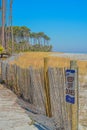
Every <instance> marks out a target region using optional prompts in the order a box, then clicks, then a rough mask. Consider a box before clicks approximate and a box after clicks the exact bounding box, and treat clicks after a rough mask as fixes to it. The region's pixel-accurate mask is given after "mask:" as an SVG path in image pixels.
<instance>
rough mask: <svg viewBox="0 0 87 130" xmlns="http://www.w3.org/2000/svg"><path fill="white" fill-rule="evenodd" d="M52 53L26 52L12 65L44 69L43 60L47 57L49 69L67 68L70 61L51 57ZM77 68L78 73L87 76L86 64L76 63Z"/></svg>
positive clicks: (84, 62) (83, 62)
mask: <svg viewBox="0 0 87 130" xmlns="http://www.w3.org/2000/svg"><path fill="white" fill-rule="evenodd" d="M51 54H52V52H26V53H23V55H22V56H21V57H19V58H18V59H16V60H15V61H14V62H13V63H12V64H17V65H18V66H21V67H22V68H28V67H29V66H32V67H34V68H41V67H44V58H45V57H48V58H49V62H48V66H50V67H69V66H70V59H69V58H63V57H52V56H50V55H51ZM77 63H78V67H79V73H80V74H81V75H84V74H87V62H86V61H77Z"/></svg>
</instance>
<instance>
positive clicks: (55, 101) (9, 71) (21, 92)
mask: <svg viewBox="0 0 87 130" xmlns="http://www.w3.org/2000/svg"><path fill="white" fill-rule="evenodd" d="M1 70H2V73H1V75H2V80H3V81H4V82H5V84H6V85H7V86H8V88H10V89H11V90H12V91H14V92H15V93H16V94H17V95H18V96H20V97H22V98H23V99H25V100H27V101H28V102H29V103H31V104H32V105H34V106H35V107H36V108H37V109H38V110H39V111H40V112H41V113H42V114H46V110H45V90H44V69H33V68H32V67H29V68H27V69H23V68H20V67H19V66H16V65H11V64H8V63H7V62H5V61H4V62H2V64H1ZM48 77H49V88H50V95H49V96H50V102H51V112H52V118H53V119H54V122H55V125H56V126H57V129H56V130H71V126H70V123H71V122H70V119H69V116H68V112H67V110H66V106H67V105H66V103H65V73H64V69H63V68H48Z"/></svg>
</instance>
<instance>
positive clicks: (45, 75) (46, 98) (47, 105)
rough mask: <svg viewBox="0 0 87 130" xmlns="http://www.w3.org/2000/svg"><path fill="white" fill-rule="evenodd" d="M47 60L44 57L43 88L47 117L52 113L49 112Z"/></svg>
mask: <svg viewBox="0 0 87 130" xmlns="http://www.w3.org/2000/svg"><path fill="white" fill-rule="evenodd" d="M48 60H49V59H48V58H44V88H45V103H46V104H45V107H46V115H47V116H48V117H51V116H52V113H51V102H50V88H49V79H48Z"/></svg>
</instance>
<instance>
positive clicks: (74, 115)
mask: <svg viewBox="0 0 87 130" xmlns="http://www.w3.org/2000/svg"><path fill="white" fill-rule="evenodd" d="M70 68H71V69H74V70H75V104H72V105H71V113H72V115H71V116H72V130H78V111H79V102H78V100H79V97H78V74H77V62H76V61H71V62H70Z"/></svg>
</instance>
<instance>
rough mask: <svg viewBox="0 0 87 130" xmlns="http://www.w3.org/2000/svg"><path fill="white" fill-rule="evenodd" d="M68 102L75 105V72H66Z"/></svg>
mask: <svg viewBox="0 0 87 130" xmlns="http://www.w3.org/2000/svg"><path fill="white" fill-rule="evenodd" d="M66 102H68V103H71V104H75V70H69V69H68V70H66Z"/></svg>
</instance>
